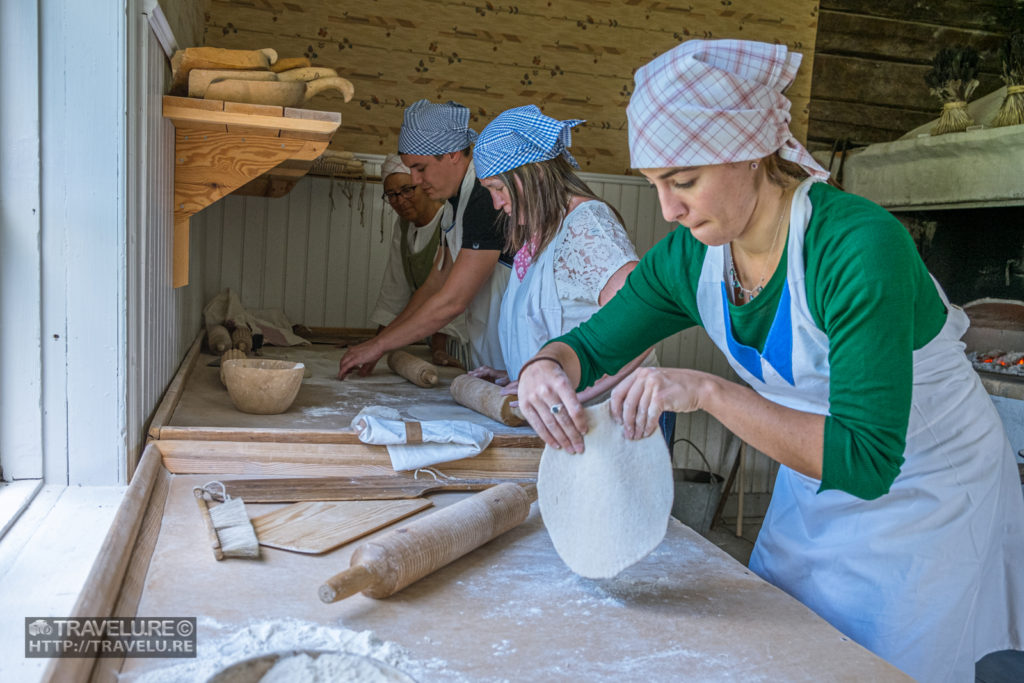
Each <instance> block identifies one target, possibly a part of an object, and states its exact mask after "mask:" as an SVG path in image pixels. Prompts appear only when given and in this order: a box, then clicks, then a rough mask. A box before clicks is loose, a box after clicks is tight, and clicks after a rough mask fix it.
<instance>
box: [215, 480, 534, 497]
mask: <svg viewBox="0 0 1024 683" xmlns="http://www.w3.org/2000/svg"><path fill="white" fill-rule="evenodd" d="M506 481H509V480H508V479H442V480H433V479H413V478H411V477H399V476H387V475H385V476H365V477H281V478H267V479H225V480H224V486H225V488H227V492H228V495H230V496H232V497H238V498H242V499H243V500H245V502H247V503H294V502H297V501H313V500H325V501H326V500H332V501H333V500H387V499H398V498H419V497H420V496H423V495H425V494H427V493H435V492H438V491H483V490H484V489H486V488H490V487H491V486H494V485H495V484H501V483H502V482H506ZM518 483H536V479H530V480H523V481H520V482H518Z"/></svg>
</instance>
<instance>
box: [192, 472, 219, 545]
mask: <svg viewBox="0 0 1024 683" xmlns="http://www.w3.org/2000/svg"><path fill="white" fill-rule="evenodd" d="M192 493H193V494H195V497H196V503H197V504H198V505H199V514H201V515H202V516H203V522H204V523H205V524H206V533H207V535H208V536H209V538H210V547H211V548H213V556H214V558H216V559H217V561H218V562H219V561H220V560H223V559H224V551H223V550H222V549H221V547H220V536H218V535H217V530H216V529H215V528H214V527H213V518H212V517H211V516H210V504H209V503H207V502H206V498H205V495H204V493H203V490H202V489H193V490H192Z"/></svg>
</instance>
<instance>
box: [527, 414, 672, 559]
mask: <svg viewBox="0 0 1024 683" xmlns="http://www.w3.org/2000/svg"><path fill="white" fill-rule="evenodd" d="M586 411H587V424H588V425H589V426H590V431H589V432H588V433H587V434H586V435H585V436H584V437H583V445H584V451H583V453H582V454H581V455H572V454H570V453H567V452H565V451H561V450H556V449H554V448H551V447H550V446H547V447H545V448H544V453H543V454H542V455H541V460H540V470H539V471H538V473H537V500H538V503H539V505H540V513H541V517H543V519H544V526H545V527H547V530H548V534H549V535H550V536H551V541H552V543H553V544H554V546H555V550H556V551H557V552H558V555H559V557H561V558H562V560H563V561H564V562H565V563H566V564H567V565H568V566H569V568H570V569H572V570H573V571H574V572H576V573H577V574H579V575H580V576H584V577H587V578H590V579H607V578H611V577H613V576H615V575H616V574H618V573H619V572H621V571H622V570H623V569H625V568H626V567H628V566H630V565H631V564H634V563H636V562H638V561H639V560H641V559H642V558H643V557H644V556H646V555H647V554H648V553H649V552H651V551H652V550H654V548H656V547H657V545H658V544H659V543H661V540H662V539H663V538H664V537H665V531H666V529H667V528H668V518H669V513H670V512H671V511H672V495H673V488H672V460H671V458H670V457H669V454H668V447H667V446H666V445H665V439H664V437H662V435H661V431H660V430H655V432H654V434H652V435H651V436H649V437H647V438H646V439H640V440H639V441H630V440H628V439H626V437H625V435H624V434H623V431H622V425H619V424H616V423H615V421H614V420H613V419H612V415H611V410H610V407H609V405H608V402H607V401H605V402H604V403H601V404H599V405H596V406H593V407H590V408H586Z"/></svg>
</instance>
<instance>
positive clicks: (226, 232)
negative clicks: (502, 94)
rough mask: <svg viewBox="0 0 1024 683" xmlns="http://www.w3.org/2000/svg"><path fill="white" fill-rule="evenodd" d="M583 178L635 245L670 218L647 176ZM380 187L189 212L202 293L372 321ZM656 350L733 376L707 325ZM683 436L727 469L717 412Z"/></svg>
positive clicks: (298, 314) (380, 238)
mask: <svg viewBox="0 0 1024 683" xmlns="http://www.w3.org/2000/svg"><path fill="white" fill-rule="evenodd" d="M372 168H373V166H372V164H371V170H372ZM584 178H585V179H586V181H587V183H588V184H589V185H590V186H591V188H592V189H593V190H594V191H595V192H596V193H597V194H598V195H599V196H601V197H602V198H604V199H605V200H606V201H608V202H610V203H612V204H613V205H614V206H615V207H616V208H617V209H618V210H619V212H620V213H621V214H622V217H623V220H624V221H625V225H626V227H627V231H628V232H629V234H630V237H631V238H632V240H633V243H634V244H635V245H636V248H637V252H638V254H641V255H642V254H643V253H645V252H646V251H647V250H648V249H650V247H651V246H653V245H654V243H655V242H657V241H658V240H659V239H661V238H662V237H663V236H665V235H666V234H668V232H669V230H670V229H671V228H672V226H670V225H669V224H668V223H666V222H665V221H664V220H663V219H662V217H661V211H660V209H659V206H658V200H657V195H656V193H655V191H654V190H653V189H652V188H650V187H649V186H648V185H647V183H646V181H643V180H642V179H639V178H635V177H625V176H608V175H598V174H584ZM380 195H381V185H380V183H379V182H376V183H366V184H363V183H359V182H352V181H348V182H343V181H334V180H331V179H329V178H323V177H314V176H307V177H306V178H303V179H302V180H300V181H299V182H298V183H297V184H296V186H295V189H294V190H292V191H291V192H290V193H289V194H288V195H286V196H284V197H282V198H280V199H267V198H263V197H241V196H235V195H229V196H228V197H225V198H224V199H222V200H220V201H218V202H216V203H215V204H213V205H212V206H210V207H208V208H207V209H204V210H203V211H201V212H200V213H198V214H196V215H195V216H193V218H192V241H193V243H198V244H202V245H203V246H202V251H203V253H204V254H205V262H204V265H203V266H202V271H201V272H200V271H197V270H193V271H192V272H193V275H192V277H193V281H194V283H195V282H201V283H202V288H203V297H204V300H209V299H210V298H212V297H213V296H215V295H216V294H217V293H219V292H221V291H223V290H224V289H227V288H230V289H233V290H234V291H236V292H238V294H239V297H240V298H241V301H242V303H243V305H245V306H246V308H249V309H267V308H278V309H281V310H283V311H284V313H285V315H286V316H287V317H288V319H289V320H290V321H291V322H292V323H293V324H294V323H302V324H304V325H308V326H326V327H370V326H372V323H370V321H369V317H368V316H369V314H370V312H371V311H372V310H373V307H374V305H375V303H376V299H377V293H378V292H379V289H380V282H381V279H382V277H383V272H384V266H385V263H386V259H387V252H388V247H389V246H390V244H391V234H392V233H391V231H392V227H393V225H394V221H395V214H394V212H393V211H392V210H391V208H390V207H385V206H384V202H383V201H382V200H381V196H380ZM191 286H194V285H190V287H191ZM657 351H658V357H659V359H660V361H661V363H662V365H666V366H677V367H693V368H699V369H704V370H707V371H709V372H713V373H715V374H718V375H721V376H725V377H732V378H735V375H734V374H733V373H732V370H731V368H729V366H728V363H727V362H726V361H725V358H724V357H723V356H722V354H721V353H720V352H719V351H718V349H716V348H715V347H714V345H713V344H712V343H711V341H710V340H709V339H708V338H707V335H706V334H705V333H704V332H703V330H689V331H686V332H683V333H681V334H677V335H674V336H673V337H670V338H669V339H666V340H665V341H663V342H661V344H659V346H658V349H657ZM676 436H677V438H685V439H689V440H690V441H691V442H693V443H694V444H695V445H697V447H698V448H700V449H701V450H702V451H703V452H704V453H705V454H706V457H707V458H708V460H709V463H710V465H711V467H712V469H713V470H714V471H716V472H719V473H727V472H728V469H729V467H730V466H731V464H732V461H731V460H728V462H727V461H726V460H727V458H726V454H727V453H726V452H727V448H728V445H729V444H728V443H727V441H728V435H727V432H726V431H725V430H724V429H723V428H722V426H721V424H720V423H718V421H717V420H715V419H714V418H711V417H709V416H708V415H707V414H705V413H698V414H695V415H680V417H679V421H678V425H677V433H676ZM675 455H676V462H677V465H678V466H681V467H688V468H693V469H706V467H705V466H704V465H703V464H702V462H701V459H700V457H699V455H698V454H697V453H696V452H695V451H694V450H693V449H692V448H690V447H688V446H687V445H685V444H683V443H682V442H680V443H679V444H678V445H677V446H676V448H675ZM776 470H777V467H776V466H775V464H774V462H773V461H771V460H769V459H768V458H767V457H766V456H764V455H762V454H757V455H756V457H752V458H750V459H749V460H748V462H747V470H746V472H747V476H746V487H745V488H746V491H747V492H748V493H766V492H769V491H771V484H772V482H773V481H774V475H775V472H776Z"/></svg>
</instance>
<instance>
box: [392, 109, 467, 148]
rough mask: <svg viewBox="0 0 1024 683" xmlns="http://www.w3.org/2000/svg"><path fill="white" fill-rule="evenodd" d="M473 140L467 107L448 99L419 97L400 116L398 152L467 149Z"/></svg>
mask: <svg viewBox="0 0 1024 683" xmlns="http://www.w3.org/2000/svg"><path fill="white" fill-rule="evenodd" d="M474 140H476V131H475V130H473V129H472V128H470V127H469V109H467V108H466V107H464V106H462V105H461V104H459V103H458V102H452V101H451V100H449V101H448V102H445V103H444V104H441V103H435V102H431V101H430V100H419V101H418V102H414V103H412V104H411V105H409V106H408V107H407V108H406V110H405V114H404V115H403V117H402V130H401V131H400V132H399V134H398V153H399V154H447V153H448V152H458V151H460V150H463V149H466V148H467V147H469V146H470V145H472V144H473V141H474Z"/></svg>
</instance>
